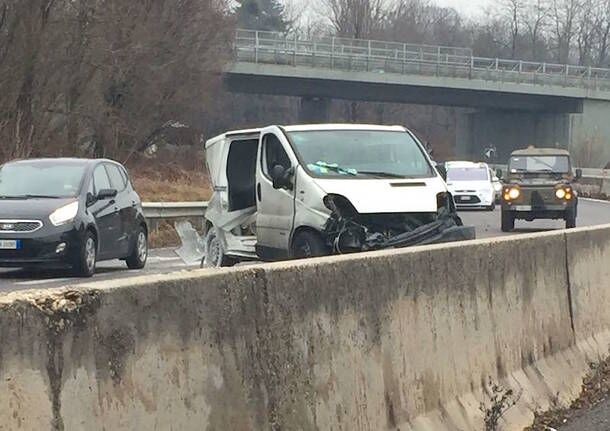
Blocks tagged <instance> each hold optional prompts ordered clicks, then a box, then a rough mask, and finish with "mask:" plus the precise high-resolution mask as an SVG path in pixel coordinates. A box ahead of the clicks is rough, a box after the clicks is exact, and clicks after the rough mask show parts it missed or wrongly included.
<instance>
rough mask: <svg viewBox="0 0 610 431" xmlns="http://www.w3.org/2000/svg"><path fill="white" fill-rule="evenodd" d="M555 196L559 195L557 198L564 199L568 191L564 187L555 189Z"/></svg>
mask: <svg viewBox="0 0 610 431" xmlns="http://www.w3.org/2000/svg"><path fill="white" fill-rule="evenodd" d="M555 196H557V199H563V198H565V197H566V191H565V190H564V189H557V190H555Z"/></svg>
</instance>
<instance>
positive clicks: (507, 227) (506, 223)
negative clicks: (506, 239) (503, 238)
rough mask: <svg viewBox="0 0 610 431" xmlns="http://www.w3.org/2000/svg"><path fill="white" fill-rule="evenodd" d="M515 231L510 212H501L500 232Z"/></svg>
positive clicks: (513, 218) (513, 217)
mask: <svg viewBox="0 0 610 431" xmlns="http://www.w3.org/2000/svg"><path fill="white" fill-rule="evenodd" d="M513 230H515V216H514V215H513V214H512V213H511V212H510V211H502V232H512V231H513Z"/></svg>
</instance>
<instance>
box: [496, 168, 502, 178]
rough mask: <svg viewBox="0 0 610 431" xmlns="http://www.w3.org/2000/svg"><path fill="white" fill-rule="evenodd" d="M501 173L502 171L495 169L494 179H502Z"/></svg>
mask: <svg viewBox="0 0 610 431" xmlns="http://www.w3.org/2000/svg"><path fill="white" fill-rule="evenodd" d="M502 176H503V173H502V169H496V177H498V179H500V180H501V179H502Z"/></svg>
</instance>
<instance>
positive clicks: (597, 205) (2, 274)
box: [0, 200, 610, 293]
mask: <svg viewBox="0 0 610 431" xmlns="http://www.w3.org/2000/svg"><path fill="white" fill-rule="evenodd" d="M460 215H461V217H462V219H463V220H464V223H465V224H466V225H471V226H476V229H477V237H478V238H490V237H497V236H505V235H511V234H512V235H515V234H520V233H530V232H540V231H545V230H552V229H562V228H563V227H564V223H563V222H560V221H546V220H539V221H534V222H531V223H528V222H525V221H517V224H516V229H515V232H514V233H511V234H506V233H503V232H502V231H501V230H500V210H499V209H496V210H495V211H493V212H491V211H463V212H461V213H460ZM599 224H610V202H598V201H590V200H581V201H580V203H579V214H578V225H579V226H593V225H599ZM193 268H197V266H196V265H195V266H193V265H191V266H189V265H186V264H184V263H183V261H182V260H181V259H180V258H179V257H178V255H177V254H176V253H175V251H174V250H171V249H163V250H153V251H152V252H151V254H150V257H149V260H148V264H147V266H146V268H145V269H144V270H141V271H128V270H127V269H126V266H125V263H124V262H120V261H111V262H102V263H100V264H98V270H97V274H96V275H95V276H94V277H93V280H111V279H119V278H129V277H134V276H138V275H144V274H163V273H169V272H175V271H181V270H188V269H193ZM79 281H83V279H78V278H70V277H68V276H67V274H66V271H65V270H54V271H50V270H45V271H36V272H32V271H24V270H19V269H1V268H0V293H2V292H10V291H15V290H25V289H33V288H43V287H44V288H48V287H59V286H66V285H70V284H74V283H78V282H79ZM85 281H89V280H85Z"/></svg>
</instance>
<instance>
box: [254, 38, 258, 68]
mask: <svg viewBox="0 0 610 431" xmlns="http://www.w3.org/2000/svg"><path fill="white" fill-rule="evenodd" d="M254 63H256V64H258V31H256V32H254Z"/></svg>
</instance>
